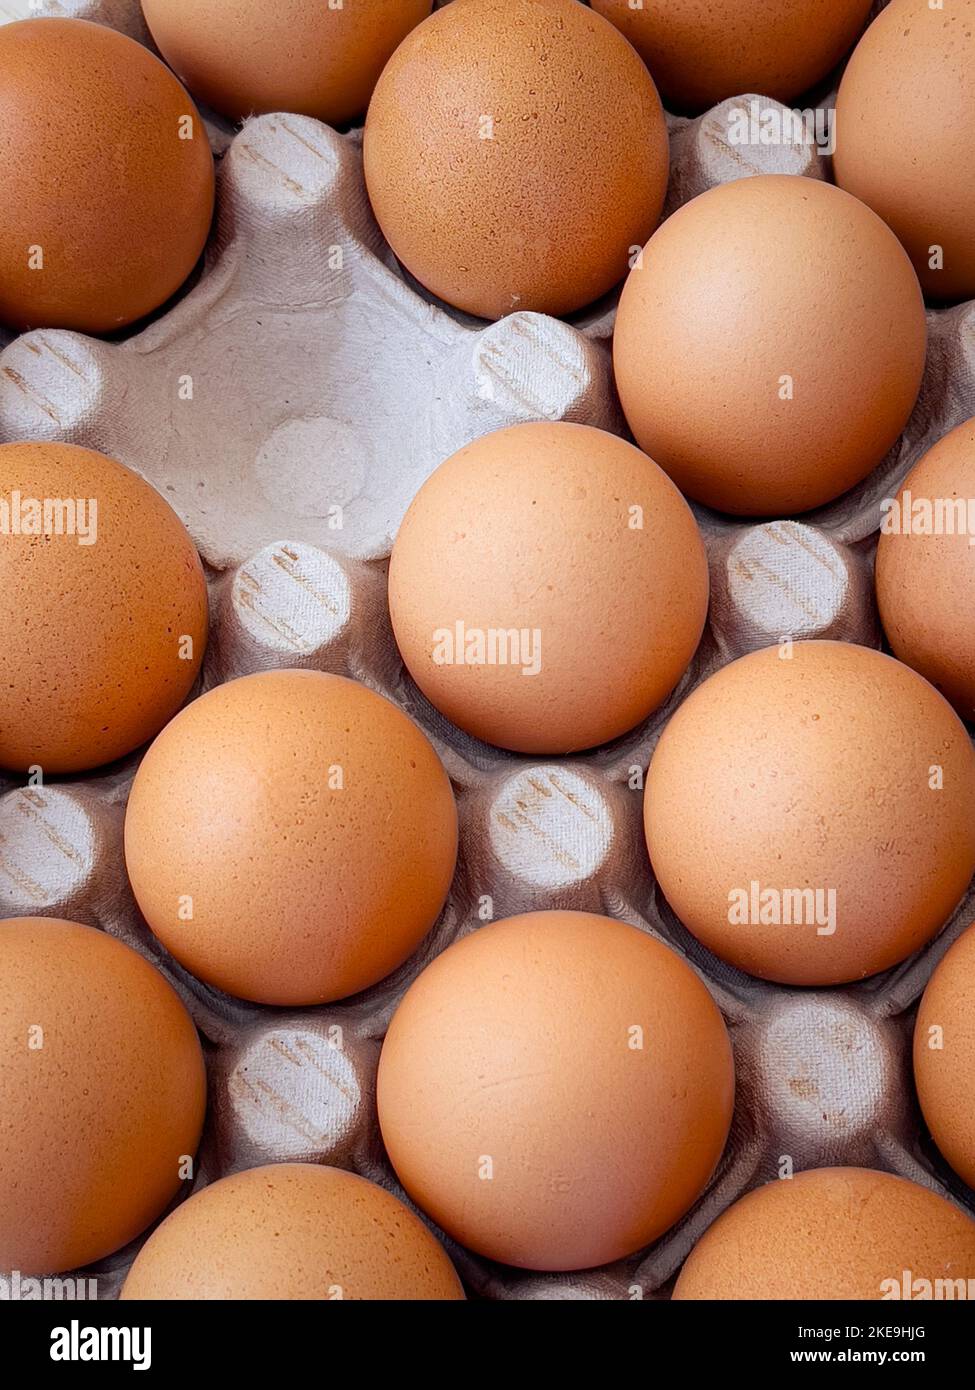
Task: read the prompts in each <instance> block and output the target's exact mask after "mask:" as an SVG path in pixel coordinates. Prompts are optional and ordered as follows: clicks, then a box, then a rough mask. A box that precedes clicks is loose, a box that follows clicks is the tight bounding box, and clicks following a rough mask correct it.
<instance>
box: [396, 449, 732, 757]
mask: <svg viewBox="0 0 975 1390" xmlns="http://www.w3.org/2000/svg"><path fill="white" fill-rule="evenodd" d="M389 601H390V612H391V614H392V620H393V628H394V632H395V634H396V640H397V642H398V644H399V648H400V651H401V653H402V655H403V659H404V660H405V662H406V664H407V666H408V667H409V670H410V672H411V674H412V675H413V677H414V679H415V680H416V682H417V684H418V685H419V686H420V688H421V690H423V692H424V694H425V695H426V696H427V697H428V699H430V700H431V701H432V703H433V704H434V705H436V706H437V708H438V709H440V710H442V711H443V713H444V714H446V715H447V717H448V718H449V719H451V720H453V722H454V723H455V724H458V725H459V726H460V727H461V728H463V729H466V730H467V731H468V732H470V733H472V734H474V735H475V736H476V737H478V738H483V739H486V740H487V741H488V742H489V743H495V744H500V745H501V746H502V747H503V748H513V749H516V750H518V751H520V752H531V753H565V752H569V751H572V750H575V749H580V748H590V747H593V746H594V745H596V744H599V743H603V742H605V741H606V740H607V739H611V738H615V737H616V736H617V735H618V734H622V733H625V732H626V730H627V729H631V728H632V727H633V726H634V725H635V724H637V723H639V721H640V720H641V719H644V718H645V717H646V716H647V715H648V714H649V713H650V712H651V711H652V710H654V709H656V708H657V706H658V705H660V704H661V703H662V702H663V701H664V700H665V699H666V697H667V696H668V695H669V694H670V692H671V691H672V690H673V688H674V686H675V685H676V684H677V682H678V681H679V680H680V678H681V676H682V675H683V674H684V671H685V670H686V669H687V666H688V663H689V662H690V660H691V657H692V656H693V654H694V651H695V649H696V647H697V644H698V642H699V640H700V637H701V631H702V628H703V626H704V621H705V618H706V616H707V607H708V571H707V559H706V556H705V552H704V545H703V542H702V540H701V536H700V532H699V531H698V528H697V523H696V522H695V520H694V517H693V515H692V514H691V511H690V509H689V507H688V506H687V504H686V503H685V501H684V499H683V498H682V497H681V495H680V493H679V492H678V491H677V489H676V488H675V487H674V485H673V484H672V483H671V481H670V479H669V478H668V477H667V475H666V474H665V473H663V472H662V471H661V470H660V469H659V468H658V467H657V466H656V464H654V463H653V462H652V461H651V460H650V459H648V458H647V457H646V456H645V455H644V454H641V453H640V451H639V450H638V449H635V448H634V447H633V446H632V445H631V444H628V443H626V441H625V440H622V439H619V438H617V436H616V435H611V434H606V433H604V432H603V431H602V430H596V429H591V428H590V427H588V426H586V425H574V424H528V425H516V426H514V427H512V428H510V429H504V430H499V431H497V432H496V433H494V434H489V435H485V436H483V437H482V438H481V439H478V440H475V441H474V443H473V444H469V445H468V446H467V447H466V448H464V449H461V450H460V452H459V453H457V454H454V455H453V457H452V458H449V459H448V460H447V461H446V463H444V464H442V465H441V466H440V467H439V468H438V469H437V471H436V472H435V473H434V474H433V476H432V477H431V478H429V479H428V481H427V482H426V483H425V484H424V486H423V487H422V488H421V490H420V492H419V493H418V495H417V496H416V498H414V501H413V503H412V505H411V507H410V509H409V511H408V512H407V515H406V518H405V520H404V522H403V525H402V527H401V528H400V532H399V535H398V536H397V539H396V544H395V546H394V547H393V555H392V561H391V563H390V571H389ZM458 623H460V624H462V627H461V628H460V629H459V630H458V628H457V624H458ZM492 631H493V632H498V631H505V632H507V631H517V632H518V633H522V632H525V633H527V634H528V637H527V640H526V643H525V645H523V646H521V647H520V648H519V650H518V652H517V655H518V657H519V660H518V661H517V662H515V661H510V660H509V661H508V662H507V664H503V663H502V662H501V661H500V660H495V661H494V662H493V663H492V662H490V660H489V661H485V660H483V657H484V656H487V657H489V658H490V655H491V649H490V647H489V646H485V648H484V652H483V653H482V652H479V650H478V648H477V646H476V644H474V643H473V642H472V635H476V634H478V633H484V634H490V633H491V632H492ZM447 639H449V642H448V641H447ZM519 641H521V639H520V638H519ZM514 654H515V653H514V652H513V649H509V655H514ZM458 655H462V656H463V658H464V660H463V662H462V663H461V662H459V661H458V659H457V658H458ZM497 655H498V656H500V655H503V653H502V652H501V650H500V649H498V652H497ZM526 656H527V657H528V658H529V659H528V660H527V661H525V660H524V658H525V657H526ZM468 658H470V659H468ZM535 666H537V667H538V669H537V671H535V673H534V674H527V672H528V671H531V670H533V668H534V667H535Z"/></svg>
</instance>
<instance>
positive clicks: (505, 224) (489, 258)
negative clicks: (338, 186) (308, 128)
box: [363, 0, 669, 319]
mask: <svg viewBox="0 0 975 1390" xmlns="http://www.w3.org/2000/svg"><path fill="white" fill-rule="evenodd" d="M363 154H364V159H365V175H366V185H367V187H368V190H369V197H370V199H371V200H372V206H373V210H374V211H375V213H376V217H377V218H378V220H379V225H380V227H381V228H382V230H383V232H384V234H385V236H386V238H387V240H388V241H389V243H390V245H391V246H392V248H393V250H394V251H395V253H396V255H397V256H398V257H399V259H400V260H401V261H402V262H403V264H404V265H405V266H406V268H407V270H409V271H411V272H412V274H413V275H415V276H416V278H417V279H418V280H419V281H420V282H421V283H422V284H423V285H425V286H426V288H427V289H428V290H431V291H432V292H433V293H434V294H436V295H439V296H440V298H441V299H445V300H446V301H447V303H448V304H453V305H454V306H455V307H456V308H458V309H465V310H467V312H468V313H471V314H480V315H482V316H483V317H485V318H491V319H497V318H500V317H501V316H502V315H504V314H510V313H512V312H514V311H515V310H518V309H533V310H538V311H539V312H541V313H547V314H567V313H570V312H571V311H572V310H574V309H579V308H581V307H582V306H583V305H584V304H588V303H590V301H592V300H594V299H596V298H598V297H599V295H601V294H604V293H605V292H606V291H607V290H609V289H611V288H612V287H613V285H615V284H617V283H618V281H620V280H622V278H623V276H624V275H625V274H626V271H627V267H628V265H629V257H630V255H631V254H632V253H633V252H634V251H635V250H637V249H639V247H640V246H642V245H643V242H644V241H645V240H646V238H647V237H648V236H649V235H650V233H651V232H652V231H653V229H654V227H655V226H656V225H657V221H658V220H659V217H660V210H661V208H662V206H663V200H664V193H665V192H666V189H667V173H668V162H669V151H668V145H667V128H666V125H665V122H664V116H663V111H662V109H661V106H660V99H659V98H658V96H657V93H656V89H655V88H654V85H653V82H652V81H651V80H650V77H649V76H648V74H647V70H646V68H645V67H644V65H643V64H642V63H641V62H640V59H639V58H638V56H637V54H636V53H635V52H634V51H633V49H632V48H631V47H630V45H629V44H628V43H626V42H625V41H624V40H623V39H622V38H621V37H620V35H619V34H618V33H617V32H616V31H615V30H614V28H613V26H612V25H611V24H609V23H608V22H607V21H606V20H604V19H602V18H601V17H600V16H599V15H597V14H594V13H593V12H592V11H591V10H589V9H588V8H586V7H585V6H583V5H580V4H578V3H577V0H453V3H452V4H450V5H448V6H447V7H446V9H442V10H439V11H438V12H437V13H436V14H435V15H433V16H432V17H431V18H430V19H428V20H426V21H425V22H424V23H423V24H421V25H420V26H419V28H417V29H414V31H413V33H412V34H411V35H410V36H409V38H407V39H405V40H404V42H403V43H402V44H401V45H400V46H399V48H398V49H397V50H396V52H395V53H394V54H393V57H392V58H391V59H390V61H389V63H388V64H387V66H386V68H385V70H384V71H383V74H382V77H381V78H380V79H379V82H378V83H377V85H376V91H375V93H374V95H373V99H372V102H371V104H370V107H369V115H368V117H367V120H366V131H365V143H364V147H363Z"/></svg>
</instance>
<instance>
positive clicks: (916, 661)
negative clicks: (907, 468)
mask: <svg viewBox="0 0 975 1390" xmlns="http://www.w3.org/2000/svg"><path fill="white" fill-rule="evenodd" d="M877 602H878V604H879V607H880V617H881V619H882V621H883V625H884V630H885V632H886V633H887V638H888V640H889V642H890V645H891V647H892V648H893V650H894V655H895V656H898V657H900V659H901V661H906V662H907V664H908V666H913V667H914V669H915V670H916V671H920V673H921V675H922V676H926V677H927V679H928V680H929V681H930V682H931V684H932V685H936V686H937V687H938V689H939V690H940V691H941V692H942V694H944V695H946V696H947V698H948V699H949V700H950V701H951V703H952V704H953V705H954V706H955V708H956V709H957V710H958V712H959V714H960V715H961V716H962V718H963V719H968V720H975V420H966V421H965V423H964V424H963V425H959V426H958V428H957V429H954V430H952V431H951V433H950V434H946V435H945V437H944V438H943V439H941V440H939V441H938V443H937V444H935V446H934V447H933V448H932V449H929V450H928V452H927V453H926V454H925V455H924V457H923V458H922V459H921V461H920V463H919V464H918V465H917V467H916V468H914V470H913V471H912V472H911V473H909V474H908V476H907V478H906V479H905V482H904V485H903V487H902V488H901V490H900V492H899V493H898V495H897V497H896V499H894V504H893V505H892V506H890V507H888V508H887V509H886V511H885V515H884V521H883V524H882V525H881V537H880V545H879V547H878V549H877Z"/></svg>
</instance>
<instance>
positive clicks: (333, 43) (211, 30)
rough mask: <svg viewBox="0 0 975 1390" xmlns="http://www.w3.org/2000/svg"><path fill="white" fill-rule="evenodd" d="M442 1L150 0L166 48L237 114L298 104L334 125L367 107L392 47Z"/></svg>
mask: <svg viewBox="0 0 975 1390" xmlns="http://www.w3.org/2000/svg"><path fill="white" fill-rule="evenodd" d="M432 8H433V0H345V3H344V4H342V5H340V6H336V5H335V4H334V3H328V0H315V2H314V3H312V4H309V3H308V0H274V3H273V4H270V5H269V4H268V2H267V0H142V10H143V13H144V14H145V17H146V23H147V24H148V25H149V28H150V30H151V32H152V37H153V38H154V39H155V41H156V43H157V44H158V45H159V51H160V52H161V53H162V55H163V57H164V58H165V59H166V61H167V63H169V64H170V66H171V67H172V68H173V69H174V71H175V72H176V73H177V75H178V76H179V77H180V78H181V79H182V80H183V81H184V82H185V83H186V85H187V87H189V89H190V91H191V92H192V93H193V95H194V96H195V97H198V98H199V100H200V101H202V102H203V103H204V104H205V105H207V106H212V107H213V109H214V110H215V111H220V112H222V113H223V114H224V115H225V116H229V117H230V119H231V120H240V119H242V118H243V117H244V116H249V115H251V114H253V113H260V112H262V111H297V112H299V113H300V114H301V115H305V116H316V117H317V118H318V120H320V121H328V122H329V123H330V124H331V125H346V124H348V122H349V121H353V120H355V119H356V118H357V117H358V116H361V115H363V114H364V112H365V109H366V107H367V106H368V104H369V98H370V96H371V95H372V89H373V87H375V85H376V79H377V78H378V77H379V74H380V73H381V72H382V70H383V68H384V67H385V65H386V63H387V61H388V59H389V57H390V55H391V54H392V52H393V50H394V49H395V48H396V46H397V44H399V43H400V42H401V41H402V40H403V39H404V38H405V37H406V35H407V34H408V33H409V32H410V30H411V29H413V28H414V27H415V26H416V25H417V24H419V23H420V20H421V19H425V18H426V17H427V15H429V13H430V11H431V9H432Z"/></svg>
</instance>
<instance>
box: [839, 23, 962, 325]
mask: <svg viewBox="0 0 975 1390" xmlns="http://www.w3.org/2000/svg"><path fill="white" fill-rule="evenodd" d="M973 144H975V0H948V2H947V3H946V4H944V5H934V4H932V3H929V0H893V3H892V4H890V5H888V6H887V8H886V9H885V10H882V11H881V13H880V14H879V15H878V16H877V18H876V19H875V20H874V22H873V23H872V24H871V26H870V28H869V29H868V30H867V32H866V34H865V35H864V37H863V38H862V39H861V41H860V43H859V44H858V45H857V47H856V49H855V50H854V53H853V57H852V58H851V59H850V62H849V64H848V66H847V69H846V72H845V73H844V75H843V81H842V83H841V85H840V92H839V97H838V98H837V102H836V153H835V156H834V159H833V168H834V171H835V174H836V181H837V183H839V184H840V185H841V187H843V188H845V189H847V190H848V191H849V192H850V193H853V194H855V195H856V196H857V197H858V198H862V199H863V201H864V202H865V203H868V204H869V205H870V207H872V208H873V210H874V212H877V213H879V214H880V216H881V217H882V218H883V219H884V221H885V222H887V223H888V224H889V225H890V226H891V227H892V228H893V229H894V231H895V232H896V233H897V235H898V236H899V237H900V239H901V241H902V242H903V244H904V246H906V247H907V251H908V254H909V255H910V257H911V260H912V261H913V262H914V268H915V270H916V271H917V273H918V275H919V276H920V280H921V284H922V285H923V286H924V292H925V294H928V295H930V296H931V297H932V298H935V299H968V298H970V297H971V296H972V295H975V236H973V234H972V227H973V225H975V163H973V161H972V146H973Z"/></svg>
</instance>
